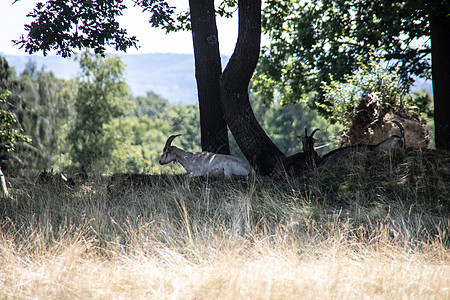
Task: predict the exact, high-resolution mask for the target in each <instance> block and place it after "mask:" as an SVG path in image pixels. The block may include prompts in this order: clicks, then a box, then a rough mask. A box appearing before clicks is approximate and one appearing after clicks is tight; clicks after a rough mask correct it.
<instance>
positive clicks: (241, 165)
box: [159, 134, 252, 179]
mask: <svg viewBox="0 0 450 300" xmlns="http://www.w3.org/2000/svg"><path fill="white" fill-rule="evenodd" d="M177 136H179V134H178V135H172V136H170V137H169V138H168V139H167V142H166V145H165V146H164V150H163V153H162V155H161V158H160V159H159V163H160V164H161V165H165V164H168V163H170V162H172V161H173V162H178V163H180V164H181V165H182V166H183V168H184V169H185V170H186V172H187V174H186V177H189V178H192V177H199V176H209V177H225V178H227V179H230V178H231V177H233V176H248V175H249V174H250V172H251V170H252V168H251V166H250V165H249V164H248V163H247V162H246V161H244V160H243V159H241V158H239V157H235V156H231V155H224V154H216V153H212V152H206V151H203V152H188V151H184V150H183V149H180V148H177V147H175V146H171V143H172V141H173V139H174V138H176V137H177Z"/></svg>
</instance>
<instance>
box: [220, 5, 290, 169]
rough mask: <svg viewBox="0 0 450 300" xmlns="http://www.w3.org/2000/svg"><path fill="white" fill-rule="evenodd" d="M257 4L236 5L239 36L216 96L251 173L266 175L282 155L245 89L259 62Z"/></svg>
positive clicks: (258, 14)
mask: <svg viewBox="0 0 450 300" xmlns="http://www.w3.org/2000/svg"><path fill="white" fill-rule="evenodd" d="M260 43H261V1H260V0H240V1H239V33H238V40H237V44H236V48H235V50H234V53H233V55H232V56H231V58H230V60H229V62H228V64H227V66H226V68H225V70H224V72H223V74H222V76H221V78H220V96H221V102H222V109H223V112H224V117H225V120H226V122H227V124H228V127H229V128H230V130H231V132H232V134H233V136H234V138H235V140H236V142H237V144H238V145H239V148H240V149H241V150H242V152H243V153H244V155H245V157H246V158H247V160H248V161H249V162H250V164H251V165H252V166H253V168H254V169H256V170H257V171H259V172H260V173H262V174H266V175H268V174H270V173H271V172H272V169H273V167H274V166H275V163H276V162H277V160H278V159H280V158H281V157H283V158H284V155H283V153H282V152H281V151H280V150H279V149H278V147H277V146H276V145H275V144H274V143H273V142H272V141H271V140H270V138H269V137H268V136H267V134H266V133H265V131H264V130H263V129H262V128H261V126H260V124H259V123H258V121H257V120H256V117H255V115H254V113H253V110H252V107H251V105H250V101H249V95H248V86H249V82H250V79H251V77H252V75H253V71H254V70H255V68H256V64H257V62H258V58H259V52H260Z"/></svg>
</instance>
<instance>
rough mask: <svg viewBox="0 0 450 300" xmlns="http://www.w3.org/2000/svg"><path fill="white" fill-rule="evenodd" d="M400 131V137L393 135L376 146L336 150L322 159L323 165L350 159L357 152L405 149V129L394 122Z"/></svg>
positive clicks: (356, 146)
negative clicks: (346, 158) (345, 158)
mask: <svg viewBox="0 0 450 300" xmlns="http://www.w3.org/2000/svg"><path fill="white" fill-rule="evenodd" d="M392 123H394V124H395V125H397V126H398V128H399V129H400V136H398V135H392V136H390V137H389V138H387V139H385V140H384V141H382V142H380V143H378V144H376V145H365V144H360V145H353V146H348V147H343V148H338V149H335V150H333V151H331V152H329V153H327V154H325V155H324V156H323V157H322V160H321V164H328V163H334V162H336V161H337V160H339V159H341V158H342V157H348V156H350V155H353V154H354V153H356V152H364V151H374V152H379V151H382V150H393V149H396V148H405V129H404V128H403V126H402V124H400V123H399V122H397V121H392Z"/></svg>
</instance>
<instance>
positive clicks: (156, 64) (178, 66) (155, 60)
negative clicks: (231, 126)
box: [0, 53, 228, 104]
mask: <svg viewBox="0 0 450 300" xmlns="http://www.w3.org/2000/svg"><path fill="white" fill-rule="evenodd" d="M0 55H1V53H0ZM3 56H5V57H6V59H7V60H8V62H9V64H10V65H11V66H12V67H14V68H15V69H16V72H17V73H18V74H20V73H21V72H22V71H23V70H24V69H25V65H26V64H27V62H28V61H30V60H31V61H34V62H36V64H37V66H38V69H41V68H44V70H47V71H48V70H50V71H53V73H54V74H55V75H56V76H57V77H60V78H65V79H69V78H74V77H75V76H76V75H77V74H78V72H79V67H78V63H77V62H75V61H74V60H73V59H64V58H62V57H59V56H47V57H41V56H34V55H32V56H14V55H3ZM120 57H121V58H122V60H123V62H124V63H125V64H126V70H125V78H126V81H127V83H128V85H129V86H130V89H131V91H132V93H133V95H135V96H139V95H145V94H146V92H147V91H154V92H155V93H157V94H159V95H161V96H162V97H164V98H166V99H168V100H169V101H170V102H172V103H180V102H181V103H185V104H193V103H197V85H196V82H195V68H194V57H193V55H189V54H139V55H120ZM227 60H228V58H227V57H223V58H222V61H223V64H224V65H225V63H226V61H227Z"/></svg>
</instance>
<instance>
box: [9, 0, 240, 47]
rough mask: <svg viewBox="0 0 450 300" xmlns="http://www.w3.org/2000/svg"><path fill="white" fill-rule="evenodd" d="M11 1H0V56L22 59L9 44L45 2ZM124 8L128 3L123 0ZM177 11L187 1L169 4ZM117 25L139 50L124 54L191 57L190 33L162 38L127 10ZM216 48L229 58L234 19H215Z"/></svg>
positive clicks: (136, 12)
mask: <svg viewBox="0 0 450 300" xmlns="http://www.w3.org/2000/svg"><path fill="white" fill-rule="evenodd" d="M13 2H14V0H0V53H3V54H13V55H26V53H25V52H24V51H23V49H19V47H17V46H14V45H13V43H12V42H11V40H13V39H18V38H19V37H20V36H21V35H22V34H25V30H24V24H29V23H30V22H31V21H32V19H31V18H27V17H26V15H27V14H28V13H29V12H31V11H32V9H33V8H34V6H35V4H36V3H37V2H45V0H20V1H18V2H17V3H15V4H14V5H13V4H12V3H13ZM125 3H126V4H129V3H131V1H130V0H125ZM171 3H172V4H173V5H174V6H177V7H180V6H181V7H182V8H183V7H184V8H185V7H187V5H188V0H173V1H171ZM128 7H129V9H128V10H126V11H125V13H124V16H123V17H121V20H120V24H121V26H122V27H124V28H126V29H127V30H128V33H129V34H130V35H135V36H136V37H137V38H138V40H139V46H140V48H139V49H138V50H136V49H135V48H130V49H129V50H127V52H126V53H129V54H137V53H193V47H192V35H191V32H180V33H170V34H168V35H166V34H165V33H164V31H163V30H161V29H154V28H152V27H151V26H150V24H149V23H148V17H149V15H148V14H143V13H142V12H141V9H140V8H133V7H132V4H131V5H129V6H128ZM217 22H218V29H219V45H220V51H221V54H225V55H231V54H232V53H233V50H234V46H235V44H236V38H237V17H234V18H233V19H230V20H227V19H218V20H217Z"/></svg>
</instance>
